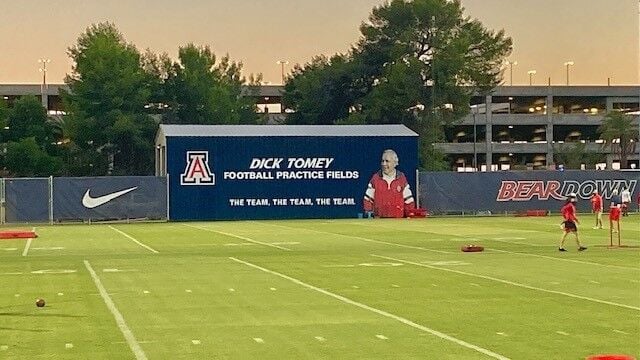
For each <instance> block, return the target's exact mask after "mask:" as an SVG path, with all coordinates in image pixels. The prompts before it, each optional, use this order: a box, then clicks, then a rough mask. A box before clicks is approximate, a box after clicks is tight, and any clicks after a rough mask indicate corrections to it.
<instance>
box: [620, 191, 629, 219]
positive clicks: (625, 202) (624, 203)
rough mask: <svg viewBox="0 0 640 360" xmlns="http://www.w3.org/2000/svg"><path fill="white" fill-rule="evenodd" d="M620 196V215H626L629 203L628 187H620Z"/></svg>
mask: <svg viewBox="0 0 640 360" xmlns="http://www.w3.org/2000/svg"><path fill="white" fill-rule="evenodd" d="M620 198H621V200H622V216H628V215H629V213H628V210H629V205H630V204H631V192H630V191H629V188H626V189H622V192H620Z"/></svg>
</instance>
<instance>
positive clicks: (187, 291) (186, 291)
mask: <svg viewBox="0 0 640 360" xmlns="http://www.w3.org/2000/svg"><path fill="white" fill-rule="evenodd" d="M184 292H188V293H190V292H193V291H191V290H189V289H187V290H185V291H184Z"/></svg>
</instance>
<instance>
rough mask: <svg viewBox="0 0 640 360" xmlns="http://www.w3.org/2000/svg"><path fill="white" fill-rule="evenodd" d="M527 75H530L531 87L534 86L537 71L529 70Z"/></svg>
mask: <svg viewBox="0 0 640 360" xmlns="http://www.w3.org/2000/svg"><path fill="white" fill-rule="evenodd" d="M527 74H529V86H531V85H533V75H535V74H536V71H535V70H529V71H527Z"/></svg>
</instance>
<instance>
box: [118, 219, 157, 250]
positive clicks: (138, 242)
mask: <svg viewBox="0 0 640 360" xmlns="http://www.w3.org/2000/svg"><path fill="white" fill-rule="evenodd" d="M109 228H110V229H111V230H113V231H115V232H117V233H119V234H120V235H122V236H124V237H126V238H128V239H130V240H131V241H133V242H134V243H136V244H138V245H140V246H142V247H143V248H145V249H147V250H149V251H151V252H152V253H155V254H157V253H158V251H157V250H155V249H153V248H151V247H150V246H147V245H145V244H143V243H141V242H140V241H138V240H137V239H136V238H134V237H133V236H131V235H129V234H127V233H125V232H124V231H121V230H118V229H116V228H114V227H113V226H111V225H109Z"/></svg>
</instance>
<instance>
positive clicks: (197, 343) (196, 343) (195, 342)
mask: <svg viewBox="0 0 640 360" xmlns="http://www.w3.org/2000/svg"><path fill="white" fill-rule="evenodd" d="M191 343H192V344H193V345H200V340H191Z"/></svg>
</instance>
